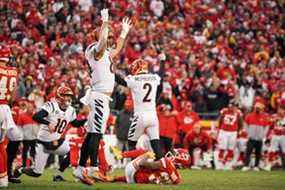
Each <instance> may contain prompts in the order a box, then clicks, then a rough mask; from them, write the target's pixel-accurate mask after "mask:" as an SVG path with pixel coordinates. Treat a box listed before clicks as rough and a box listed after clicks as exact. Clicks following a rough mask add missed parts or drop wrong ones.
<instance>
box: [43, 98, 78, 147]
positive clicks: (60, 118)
mask: <svg viewBox="0 0 285 190" xmlns="http://www.w3.org/2000/svg"><path fill="white" fill-rule="evenodd" d="M41 109H44V110H45V111H47V112H48V116H47V117H46V118H45V119H46V120H47V121H49V122H50V123H52V124H56V127H55V132H53V133H51V132H50V131H49V128H48V126H47V125H43V124H41V126H40V130H39V133H38V139H39V140H41V141H44V142H50V141H54V140H58V139H59V138H60V137H61V135H62V133H63V132H64V129H65V128H66V127H67V125H68V123H69V122H71V121H73V120H75V119H76V112H75V109H74V108H73V107H72V106H69V107H68V108H67V109H66V111H62V110H61V109H60V108H59V105H58V103H57V102H56V101H55V100H52V101H49V102H46V103H45V104H44V105H43V106H42V107H41Z"/></svg>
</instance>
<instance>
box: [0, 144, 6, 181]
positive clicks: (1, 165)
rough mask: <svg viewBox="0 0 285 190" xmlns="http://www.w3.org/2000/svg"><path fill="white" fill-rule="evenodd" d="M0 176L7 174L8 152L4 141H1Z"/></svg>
mask: <svg viewBox="0 0 285 190" xmlns="http://www.w3.org/2000/svg"><path fill="white" fill-rule="evenodd" d="M0 155H1V156H0V178H2V177H5V176H6V175H7V152H6V149H5V146H4V142H0Z"/></svg>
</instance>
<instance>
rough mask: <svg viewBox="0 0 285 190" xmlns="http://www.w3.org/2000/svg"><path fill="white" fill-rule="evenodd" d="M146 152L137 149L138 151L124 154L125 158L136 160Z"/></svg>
mask: <svg viewBox="0 0 285 190" xmlns="http://www.w3.org/2000/svg"><path fill="white" fill-rule="evenodd" d="M146 152H147V151H146V150H143V149H137V150H130V151H126V152H123V153H122V156H123V158H136V157H138V156H140V155H142V154H144V153H146Z"/></svg>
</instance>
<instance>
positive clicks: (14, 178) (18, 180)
mask: <svg viewBox="0 0 285 190" xmlns="http://www.w3.org/2000/svg"><path fill="white" fill-rule="evenodd" d="M8 181H9V182H10V183H22V181H21V180H20V179H19V178H16V177H14V176H11V177H8Z"/></svg>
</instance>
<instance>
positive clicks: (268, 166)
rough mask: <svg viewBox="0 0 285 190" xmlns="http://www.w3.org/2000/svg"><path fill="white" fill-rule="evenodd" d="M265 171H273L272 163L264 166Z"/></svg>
mask: <svg viewBox="0 0 285 190" xmlns="http://www.w3.org/2000/svg"><path fill="white" fill-rule="evenodd" d="M263 169H264V170H265V171H268V172H270V171H271V165H269V164H268V165H267V166H265V167H264V168H263Z"/></svg>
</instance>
